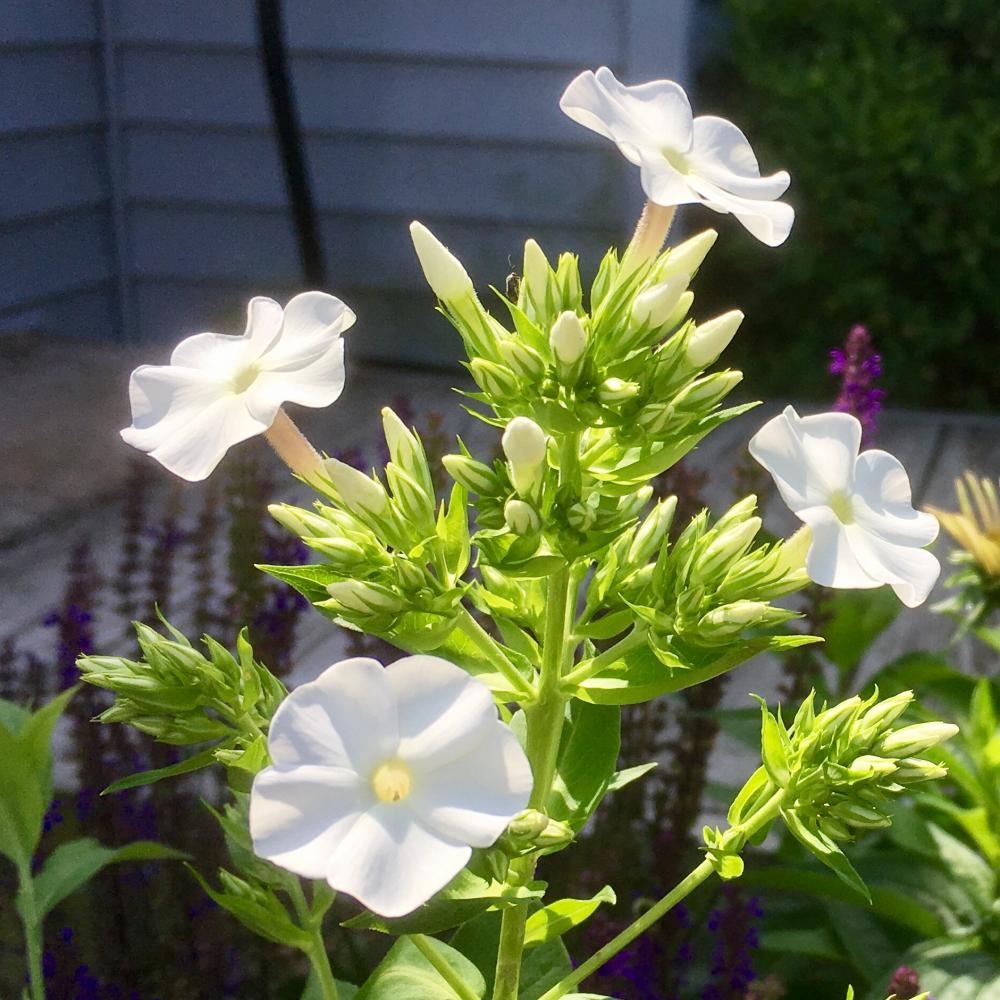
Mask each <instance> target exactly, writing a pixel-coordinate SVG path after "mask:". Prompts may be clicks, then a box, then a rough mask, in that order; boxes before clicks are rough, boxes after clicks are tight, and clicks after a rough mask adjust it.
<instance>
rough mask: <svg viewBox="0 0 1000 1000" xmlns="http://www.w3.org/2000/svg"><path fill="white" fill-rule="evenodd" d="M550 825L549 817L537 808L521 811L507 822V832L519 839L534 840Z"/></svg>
mask: <svg viewBox="0 0 1000 1000" xmlns="http://www.w3.org/2000/svg"><path fill="white" fill-rule="evenodd" d="M548 825H549V818H548V816H546V815H545V814H544V813H540V812H539V811H538V810H537V809H525V810H523V811H522V812H519V813H518V814H517V815H516V816H515V817H514V818H513V819H512V820H511V821H510V823H508V824H507V833H509V834H510V835H511V836H512V837H515V838H516V839H518V840H533V839H534V838H535V837H537V836H538V835H539V834H540V833H541V832H542V831H543V830H544V829H545V828H546V827H547V826H548Z"/></svg>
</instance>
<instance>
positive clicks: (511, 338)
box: [411, 223, 743, 517]
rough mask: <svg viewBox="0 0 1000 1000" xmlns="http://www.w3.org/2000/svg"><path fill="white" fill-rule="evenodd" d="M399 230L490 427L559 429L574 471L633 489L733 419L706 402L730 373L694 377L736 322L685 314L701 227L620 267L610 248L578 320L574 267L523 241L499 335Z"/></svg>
mask: <svg viewBox="0 0 1000 1000" xmlns="http://www.w3.org/2000/svg"><path fill="white" fill-rule="evenodd" d="M411 233H412V236H413V241H414V245H415V247H416V250H417V254H418V256H419V258H420V262H421V265H422V266H423V270H424V274H425V276H426V277H427V280H428V283H429V284H430V285H431V287H432V288H433V289H434V291H435V292H436V293H437V296H438V298H439V299H440V301H441V308H442V311H443V312H444V314H445V315H446V316H447V317H448V319H449V320H450V321H451V322H452V324H453V325H454V326H455V328H456V329H457V330H458V332H459V334H460V335H461V337H462V340H463V342H464V344H465V347H466V351H467V353H468V355H469V358H470V361H469V364H468V368H469V371H470V372H471V374H472V377H473V378H474V379H475V381H476V383H477V385H478V386H479V389H480V392H479V393H477V394H473V398H476V399H479V400H480V401H482V402H484V403H486V404H488V405H489V406H490V407H491V408H492V409H493V411H494V412H495V414H496V415H497V419H496V421H495V422H497V423H499V425H500V426H504V425H506V423H507V422H508V421H509V420H510V419H511V418H513V417H517V416H522V417H531V418H532V419H534V420H536V421H537V422H538V423H539V424H541V425H543V426H545V427H549V428H553V429H556V430H558V431H559V432H560V433H567V432H573V431H579V432H580V433H581V434H582V435H583V437H582V454H583V456H584V461H583V471H584V473H585V474H586V473H587V472H588V471H592V472H593V474H594V476H596V478H598V479H600V480H604V481H608V482H611V483H614V484H618V485H625V486H635V485H638V484H641V483H642V482H644V481H646V480H648V479H649V478H650V477H651V476H653V475H656V474H657V473H658V472H660V471H662V470H663V469H664V468H667V467H668V466H669V465H672V464H673V463H674V462H676V461H677V459H678V458H679V457H681V455H682V454H683V453H685V452H686V451H687V450H689V449H690V448H691V447H694V445H695V444H696V443H697V441H698V440H700V439H701V437H703V436H704V435H705V434H706V433H708V431H709V430H711V429H712V427H714V426H717V424H718V423H719V422H721V421H722V420H724V419H727V418H728V416H731V415H733V414H732V413H731V412H730V411H719V406H720V404H721V403H722V401H723V400H724V399H725V397H726V396H727V395H728V394H729V393H730V392H731V391H732V389H733V388H734V387H735V386H736V385H737V383H738V382H739V381H740V378H741V377H742V376H741V375H740V373H739V372H734V371H723V372H716V373H713V374H708V375H705V374H704V370H705V369H706V368H707V367H708V366H709V365H711V364H713V363H714V362H715V361H716V360H717V359H718V357H719V356H720V354H721V353H722V351H723V350H724V349H725V347H726V346H727V345H728V344H729V342H730V341H731V340H732V338H733V336H734V335H735V333H736V331H737V329H738V328H739V325H740V323H741V321H742V319H743V315H742V313H739V312H738V311H733V312H729V313H726V314H725V315H723V316H720V317H718V318H716V319H714V320H710V321H709V322H707V323H704V324H701V325H697V324H695V323H694V322H693V321H692V320H689V319H688V313H689V311H690V308H691V305H692V303H693V300H694V297H693V294H692V293H691V292H690V291H689V290H688V287H687V286H688V283H689V282H690V279H691V276H692V275H693V274H694V273H695V271H697V269H698V267H699V265H700V264H701V262H702V260H703V259H704V257H705V255H706V254H707V253H708V251H709V249H711V246H712V244H713V243H714V242H715V238H716V234H715V232H714V231H712V230H709V231H707V232H704V233H701V234H699V235H697V236H695V237H692V238H691V239H690V240H688V241H686V242H685V243H681V244H680V245H678V246H676V247H673V248H670V249H668V250H666V251H664V252H663V253H662V254H660V255H659V256H656V257H654V258H653V259H652V260H649V261H644V262H642V263H640V264H637V265H634V266H632V267H628V268H626V267H623V265H622V263H621V262H620V261H619V259H618V257H617V255H616V253H615V252H614V251H609V253H608V254H607V256H606V257H605V258H604V260H603V261H602V263H601V266H600V269H599V271H598V274H597V277H596V278H595V280H594V283H593V286H592V287H591V290H590V297H589V303H588V308H589V312H588V311H585V308H584V304H583V291H582V286H581V281H580V273H579V266H578V261H577V258H576V257H575V256H574V255H572V254H562V255H561V256H560V257H559V260H558V262H557V264H556V266H555V267H554V268H553V267H552V266H551V264H550V263H549V261H548V260H547V258H546V257H545V254H544V253H543V252H542V250H541V248H540V247H539V246H538V244H537V243H536V242H535V241H534V240H528V242H527V243H526V244H525V250H524V266H523V276H522V277H521V279H520V280H519V281H518V282H516V285H517V290H516V294H514V290H513V289H508V291H509V292H510V293H511V295H510V296H501V299H502V301H503V305H504V306H505V307H506V309H507V310H508V312H509V313H510V316H511V321H512V325H513V330H512V331H511V330H508V329H507V328H506V327H504V326H503V325H502V324H501V323H500V322H499V321H498V320H497V319H495V318H494V317H493V316H492V315H491V314H490V313H488V312H487V311H486V309H485V308H484V307H483V305H482V303H481V302H480V301H479V299H478V297H477V295H476V292H475V289H474V287H473V285H472V281H471V279H470V278H469V276H468V274H467V273H466V272H465V269H464V268H463V267H462V265H461V263H460V262H459V261H458V260H457V258H455V256H454V255H453V254H452V253H451V252H450V251H449V250H448V249H447V248H446V247H444V246H443V245H442V244H441V243H440V242H439V241H438V240H437V239H436V238H435V237H434V236H433V235H432V234H431V233H430V231H429V230H427V229H426V228H425V227H424V226H422V225H420V224H419V223H414V224H413V226H412V227H411ZM637 463H638V464H637ZM553 464H558V457H557V456H556V457H554V458H553ZM591 465H593V470H590V468H589V467H590V466H591ZM654 466H656V467H654ZM477 471H479V473H480V475H482V470H477ZM470 488H471V486H470ZM484 489H487V488H486V487H485V484H484ZM476 492H479V491H478V490H477V491H476ZM481 495H490V494H489V491H488V489H487V492H486V493H485V494H481ZM578 516H580V517H583V516H584V514H583V512H580V513H579V515H578Z"/></svg>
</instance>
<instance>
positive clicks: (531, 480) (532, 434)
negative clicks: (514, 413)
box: [500, 417, 548, 496]
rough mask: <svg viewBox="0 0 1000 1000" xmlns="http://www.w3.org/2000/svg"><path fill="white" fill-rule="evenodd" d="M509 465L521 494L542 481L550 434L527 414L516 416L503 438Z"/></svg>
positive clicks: (531, 491) (536, 487)
mask: <svg viewBox="0 0 1000 1000" xmlns="http://www.w3.org/2000/svg"><path fill="white" fill-rule="evenodd" d="M500 443H501V445H502V446H503V452H504V454H505V455H506V456H507V462H508V463H509V465H510V478H511V481H512V482H513V484H514V489H515V490H517V492H518V493H519V494H520V495H521V496H529V495H531V494H532V493H534V492H535V491H536V490H537V489H538V488H539V487H540V486H541V484H542V479H543V478H544V475H545V456H546V451H547V449H548V438H547V437H546V435H545V432H544V431H543V430H542V429H541V427H539V426H538V424H536V423H535V422H534V420H531V419H530V418H528V417H514V419H513V420H511V422H510V423H509V424H507V428H506V430H504V432H503V437H502V438H501V442H500Z"/></svg>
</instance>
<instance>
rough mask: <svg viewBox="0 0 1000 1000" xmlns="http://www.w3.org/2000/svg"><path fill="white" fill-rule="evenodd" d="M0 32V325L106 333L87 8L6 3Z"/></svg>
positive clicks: (102, 199)
mask: <svg viewBox="0 0 1000 1000" xmlns="http://www.w3.org/2000/svg"><path fill="white" fill-rule="evenodd" d="M0 32H2V36H0V150H2V153H0V260H2V261H3V267H2V268H0V327H14V328H20V327H25V326H32V327H37V328H39V329H46V330H51V331H54V332H58V333H65V334H70V335H73V336H93V337H108V336H109V335H110V336H116V335H118V334H119V332H120V331H119V327H118V320H117V312H116V309H115V308H114V294H113V280H114V263H113V255H112V247H111V239H110V231H109V219H108V207H107V206H108V197H109V186H108V174H107V163H106V148H105V147H106V144H105V123H104V111H103V101H102V78H101V62H100V50H99V48H98V34H97V21H96V16H95V10H94V9H93V8H92V7H91V4H90V3H89V2H82V3H81V2H80V0H48V2H42V0H35V2H32V0H15V2H13V3H9V4H8V5H7V6H6V7H5V8H4V20H3V25H2V28H0Z"/></svg>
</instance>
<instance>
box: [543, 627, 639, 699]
mask: <svg viewBox="0 0 1000 1000" xmlns="http://www.w3.org/2000/svg"><path fill="white" fill-rule="evenodd" d="M645 643H646V630H645V628H633V629H632V631H631V632H629V634H628V635H627V636H625V638H624V639H619V640H618V642H616V643H615V644H614V645H613V646H610V647H609V648H608V649H606V650H605V651H604V652H603V653H601V654H599V655H598V656H595V657H593V658H591V659H589V660H584V661H583V663H581V664H579V665H578V666H577V667H576V668H575V669H574V670H571V671H570V672H569V673H568V674H566V676H565V677H563V679H562V680H563V686H564V687H569V686H570V685H576V684H582V683H583V682H584V681H585V680H587V679H588V678H590V677H593V676H594V675H595V674H599V673H600V672H601V671H602V670H603V669H604V668H605V667H610V666H611V664H612V663H614V662H615V660H618V659H620V658H621V657H623V656H624V655H625V654H626V653H627V652H629V651H630V650H633V649H636V648H637V647H639V646H643V645H645Z"/></svg>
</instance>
